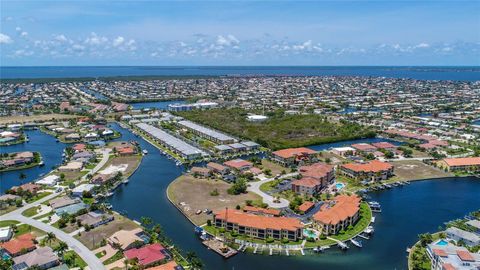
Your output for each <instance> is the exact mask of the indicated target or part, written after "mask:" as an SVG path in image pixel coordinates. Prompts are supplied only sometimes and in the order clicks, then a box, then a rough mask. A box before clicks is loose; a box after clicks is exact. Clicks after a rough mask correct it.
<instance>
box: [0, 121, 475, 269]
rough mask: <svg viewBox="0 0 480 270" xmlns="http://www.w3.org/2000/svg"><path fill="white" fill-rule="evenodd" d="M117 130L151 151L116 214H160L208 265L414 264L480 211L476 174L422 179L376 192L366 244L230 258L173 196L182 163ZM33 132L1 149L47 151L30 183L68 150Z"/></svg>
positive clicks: (179, 241) (7, 182)
mask: <svg viewBox="0 0 480 270" xmlns="http://www.w3.org/2000/svg"><path fill="white" fill-rule="evenodd" d="M111 127H112V128H113V129H115V130H117V131H119V132H120V133H122V137H121V138H120V139H118V140H137V141H138V142H139V143H140V145H141V147H142V148H143V149H147V150H148V155H146V156H144V159H143V160H142V163H141V165H140V167H139V168H138V170H137V171H136V172H135V174H133V175H132V176H131V177H130V182H129V184H128V185H124V186H121V187H120V188H118V189H117V190H116V192H115V194H114V195H113V196H112V197H111V198H109V202H110V203H111V204H112V205H113V207H114V209H115V210H116V211H118V212H120V213H123V214H125V215H127V216H128V217H130V218H133V219H136V220H140V218H141V217H142V216H149V217H151V218H153V220H154V221H155V222H158V223H159V224H161V226H162V227H163V228H164V230H165V232H166V234H167V235H168V236H169V237H170V238H172V239H173V240H174V243H175V245H176V246H178V247H179V248H180V249H181V250H184V251H195V252H196V253H197V254H198V255H199V257H200V258H201V259H202V261H203V262H204V263H205V265H206V269H211V270H216V269H236V270H239V269H240V270H242V269H245V270H251V269H262V270H268V269H275V270H283V269H285V270H292V269H373V270H376V269H378V270H380V269H381V270H383V269H407V266H406V262H407V260H406V255H407V254H406V251H405V250H406V248H407V247H409V246H411V245H412V244H413V243H415V241H416V240H417V235H418V234H420V233H425V232H435V231H437V230H438V226H439V225H442V224H443V223H444V222H446V221H449V220H452V219H455V218H461V217H463V216H464V215H465V214H467V213H468V212H471V211H474V210H476V209H479V208H480V196H478V194H480V180H479V179H477V178H473V177H472V178H448V179H443V180H436V181H420V182H415V183H412V184H411V185H408V186H404V187H398V188H394V189H392V190H387V191H382V192H378V193H371V194H370V195H371V197H372V200H376V201H378V202H380V203H381V205H382V210H383V213H381V214H379V215H377V219H376V223H375V230H376V232H375V236H374V237H373V238H372V239H370V240H368V241H367V240H364V247H363V248H362V249H358V248H356V247H351V248H350V250H348V251H347V252H342V251H339V250H338V249H337V248H334V247H333V248H332V249H331V250H330V251H327V252H326V253H324V254H320V255H313V256H291V257H286V256H262V255H252V254H238V255H237V256H235V257H233V258H231V259H229V260H224V259H222V258H221V257H220V256H218V255H217V254H215V253H213V252H212V251H209V250H207V249H206V248H204V246H203V245H202V244H201V242H200V241H199V240H198V239H197V238H196V237H195V235H194V233H193V226H192V224H191V223H190V222H189V221H188V220H187V219H186V218H185V217H184V216H183V215H182V214H181V213H180V212H179V211H178V210H177V209H176V208H175V207H174V206H173V205H171V204H170V202H169V201H168V199H167V196H166V189H167V186H168V184H169V183H170V182H171V181H172V180H173V179H175V178H176V177H178V176H179V175H181V173H182V168H181V167H177V166H175V162H174V161H173V160H169V159H167V158H166V157H165V156H163V155H161V154H160V152H159V150H158V149H156V148H155V147H153V146H151V145H150V144H149V143H147V142H146V141H144V140H143V139H141V138H140V137H136V136H135V135H133V134H132V133H131V132H130V131H128V130H126V129H123V128H121V127H120V126H119V125H117V124H111ZM28 135H29V136H30V138H31V142H30V143H28V144H23V145H18V146H10V147H2V148H1V150H2V151H7V149H8V151H23V150H29V151H40V152H41V153H42V155H43V156H44V158H45V162H46V164H47V165H46V166H45V167H43V168H34V169H29V170H25V173H26V174H27V175H28V177H27V179H26V180H25V181H24V182H27V181H32V180H34V179H36V178H37V177H38V175H39V174H41V173H46V172H48V171H49V170H50V167H51V166H52V165H55V164H58V163H59V162H61V152H62V150H63V148H64V147H65V145H63V144H62V143H56V142H55V139H54V138H52V137H51V136H49V135H46V134H43V133H41V132H39V131H29V132H28ZM382 140H383V139H382ZM355 142H357V141H355ZM367 142H371V141H367ZM349 143H352V142H349ZM333 146H336V145H333ZM323 147H324V146H322V148H323ZM329 147H332V145H330V146H328V147H327V148H329ZM312 148H316V147H312ZM7 176H8V178H7ZM1 177H2V178H1V182H0V184H1V188H2V192H3V190H5V189H7V188H8V187H9V186H11V185H17V184H19V180H18V172H12V173H7V174H2V175H1Z"/></svg>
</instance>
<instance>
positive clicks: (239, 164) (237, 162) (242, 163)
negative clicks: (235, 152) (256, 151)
mask: <svg viewBox="0 0 480 270" xmlns="http://www.w3.org/2000/svg"><path fill="white" fill-rule="evenodd" d="M223 164H224V165H225V166H228V167H231V168H234V169H241V168H243V167H251V166H253V164H252V163H251V162H248V161H246V160H243V159H234V160H229V161H226V162H224V163H223Z"/></svg>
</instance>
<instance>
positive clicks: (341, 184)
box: [335, 183, 345, 190]
mask: <svg viewBox="0 0 480 270" xmlns="http://www.w3.org/2000/svg"><path fill="white" fill-rule="evenodd" d="M335 187H336V188H337V190H341V189H342V188H344V187H345V184H344V183H336V184H335Z"/></svg>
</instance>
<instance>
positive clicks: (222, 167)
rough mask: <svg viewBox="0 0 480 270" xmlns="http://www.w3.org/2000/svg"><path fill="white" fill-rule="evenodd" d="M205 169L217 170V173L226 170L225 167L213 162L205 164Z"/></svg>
mask: <svg viewBox="0 0 480 270" xmlns="http://www.w3.org/2000/svg"><path fill="white" fill-rule="evenodd" d="M207 167H210V168H212V169H214V170H217V171H223V170H225V169H227V167H225V166H223V165H222V164H218V163H215V162H209V163H208V164H207Z"/></svg>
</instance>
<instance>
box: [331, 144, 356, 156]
mask: <svg viewBox="0 0 480 270" xmlns="http://www.w3.org/2000/svg"><path fill="white" fill-rule="evenodd" d="M331 151H332V153H334V154H337V155H339V156H342V157H345V156H351V155H355V154H356V153H357V150H355V148H353V147H350V146H345V147H335V148H332V150H331Z"/></svg>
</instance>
